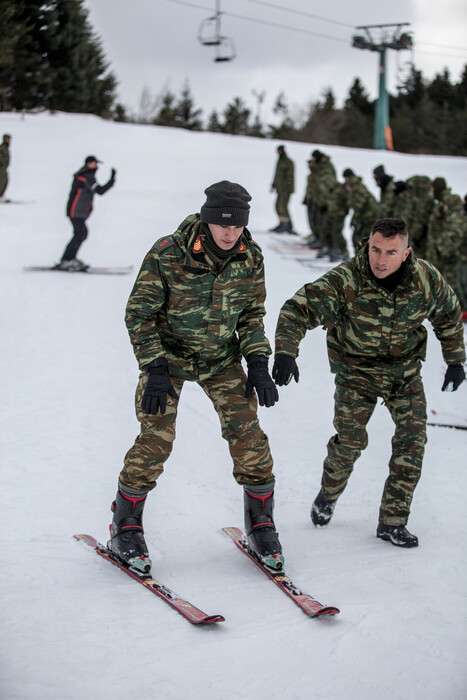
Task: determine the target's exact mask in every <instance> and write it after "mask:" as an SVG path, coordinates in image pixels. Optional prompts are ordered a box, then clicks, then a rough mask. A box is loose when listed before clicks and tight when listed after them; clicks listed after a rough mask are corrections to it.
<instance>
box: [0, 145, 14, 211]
mask: <svg viewBox="0 0 467 700" xmlns="http://www.w3.org/2000/svg"><path fill="white" fill-rule="evenodd" d="M10 141H11V136H10V134H3V139H2V143H1V144H0V201H7V200H6V198H5V196H4V195H5V190H6V188H7V186H8V166H9V165H10Z"/></svg>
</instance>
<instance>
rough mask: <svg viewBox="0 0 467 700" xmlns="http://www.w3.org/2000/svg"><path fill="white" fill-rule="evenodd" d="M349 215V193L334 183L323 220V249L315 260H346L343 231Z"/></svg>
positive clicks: (346, 253)
mask: <svg viewBox="0 0 467 700" xmlns="http://www.w3.org/2000/svg"><path fill="white" fill-rule="evenodd" d="M348 213H349V192H348V191H347V188H346V186H345V185H344V184H343V183H340V182H337V180H336V181H335V183H334V185H333V187H332V188H331V189H330V191H329V194H328V204H327V211H326V215H325V217H324V219H323V226H322V235H323V248H322V250H321V251H320V252H319V253H318V254H317V256H316V257H317V258H324V257H328V258H329V260H330V261H331V262H339V261H342V260H347V258H348V257H349V253H348V250H347V241H346V240H345V238H344V235H343V230H344V223H345V217H346V216H347V214H348Z"/></svg>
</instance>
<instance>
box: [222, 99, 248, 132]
mask: <svg viewBox="0 0 467 700" xmlns="http://www.w3.org/2000/svg"><path fill="white" fill-rule="evenodd" d="M250 114H251V110H250V109H248V107H247V106H246V104H245V103H244V101H243V100H242V99H241V97H234V99H233V101H232V102H230V103H229V104H228V105H227V107H226V108H225V109H224V112H223V116H224V121H223V123H222V131H223V132H224V133H225V134H247V133H248V122H249V119H250Z"/></svg>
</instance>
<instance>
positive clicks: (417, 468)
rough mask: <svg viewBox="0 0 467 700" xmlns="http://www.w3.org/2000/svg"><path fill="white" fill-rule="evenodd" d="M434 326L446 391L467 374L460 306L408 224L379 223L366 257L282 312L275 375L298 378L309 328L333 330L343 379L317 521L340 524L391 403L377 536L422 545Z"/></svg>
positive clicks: (333, 361)
mask: <svg viewBox="0 0 467 700" xmlns="http://www.w3.org/2000/svg"><path fill="white" fill-rule="evenodd" d="M426 319H427V320H429V321H430V323H431V324H432V325H433V328H434V330H435V333H436V336H437V338H438V339H439V341H440V342H441V347H442V352H443V357H444V360H445V362H446V363H447V365H448V368H447V370H446V375H445V379H444V383H443V386H442V390H443V391H444V390H448V391H449V390H456V389H457V388H458V386H459V385H460V384H461V383H462V381H463V380H464V378H465V372H464V368H463V366H462V363H464V362H465V348H464V330H463V324H462V321H461V311H460V307H459V303H458V300H457V298H456V296H455V294H453V291H452V289H451V288H450V287H449V286H448V285H447V284H446V282H445V280H444V279H443V277H442V275H441V274H440V273H439V272H438V271H437V270H436V268H434V267H433V266H432V265H430V263H428V262H426V261H424V260H418V259H417V258H416V257H415V256H414V255H413V253H412V252H411V249H410V247H408V231H407V228H406V223H405V221H403V220H401V219H389V218H386V219H380V220H378V221H376V222H375V223H374V225H373V227H372V229H371V234H370V238H369V241H367V242H366V244H365V245H364V246H362V247H361V248H360V250H359V252H358V254H357V255H356V256H355V257H354V258H352V259H350V260H348V261H346V262H343V263H341V264H340V265H339V266H338V267H337V268H334V269H333V270H331V271H329V272H327V273H326V274H325V275H323V276H322V277H320V278H319V279H318V280H316V281H315V282H312V283H310V284H306V285H305V286H304V287H302V288H301V289H299V290H298V292H297V293H296V294H295V296H293V297H292V298H291V299H289V300H288V301H286V302H285V304H284V305H283V306H282V309H281V311H280V315H279V320H278V324H277V330H276V354H275V362H274V367H273V378H274V380H275V382H276V384H278V385H279V386H282V385H284V384H288V383H289V382H290V380H291V378H292V377H294V378H295V380H296V381H298V377H299V372H298V367H297V363H296V360H295V358H296V357H297V356H298V349H299V344H300V342H301V340H302V339H303V337H304V336H305V334H306V332H307V330H311V329H313V328H316V327H317V326H324V327H325V328H326V329H327V347H328V355H329V361H330V365H331V372H333V373H334V374H335V375H336V379H335V383H336V391H335V395H334V400H335V414H334V427H335V429H336V435H334V436H333V437H332V438H331V439H330V440H329V442H328V447H327V450H328V454H327V458H326V459H325V461H324V469H323V475H322V481H321V491H320V492H319V494H318V496H317V498H316V500H315V502H314V503H313V506H312V511H311V518H312V521H313V523H314V524H315V525H326V524H327V523H329V521H330V520H331V517H332V514H333V510H334V507H335V505H336V501H337V499H338V498H339V496H340V495H341V494H342V493H343V491H344V489H345V487H346V485H347V481H348V479H349V477H350V474H351V472H352V470H353V466H354V463H355V461H356V460H357V458H358V457H359V456H360V454H361V452H362V450H364V449H365V448H366V446H367V443H368V435H367V432H366V426H367V423H368V421H369V420H370V417H371V415H372V413H373V411H374V409H375V406H376V403H377V399H378V397H382V398H383V400H384V403H385V405H386V406H387V408H388V409H389V412H390V414H391V417H392V419H393V421H394V423H395V426H396V429H395V434H394V437H393V439H392V456H391V459H390V462H389V477H388V479H387V481H386V484H385V487H384V492H383V497H382V502H381V507H380V513H379V524H378V528H377V536H378V537H380V538H381V539H384V540H388V541H390V542H391V543H392V544H394V545H397V546H401V547H416V546H417V544H418V539H417V537H416V536H415V535H412V534H411V533H410V532H409V531H408V530H407V528H406V524H407V520H408V517H409V512H410V505H411V502H412V497H413V493H414V490H415V487H416V485H417V482H418V480H419V478H420V474H421V469H422V461H423V454H424V449H425V443H426V420H427V415H426V400H425V394H424V389H423V383H422V379H421V376H420V368H421V363H422V361H423V360H424V359H425V354H426V343H427V330H426V328H425V327H424V325H423V323H424V321H425V320H426Z"/></svg>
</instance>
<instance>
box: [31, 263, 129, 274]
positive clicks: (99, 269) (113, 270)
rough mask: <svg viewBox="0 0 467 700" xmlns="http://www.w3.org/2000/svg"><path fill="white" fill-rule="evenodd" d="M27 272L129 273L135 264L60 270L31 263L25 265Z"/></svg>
mask: <svg viewBox="0 0 467 700" xmlns="http://www.w3.org/2000/svg"><path fill="white" fill-rule="evenodd" d="M23 270H24V271H25V272H61V273H63V274H67V275H76V274H78V275H82V274H86V275H129V274H130V273H131V271H132V270H133V265H129V266H128V267H92V266H90V267H88V268H86V270H59V269H58V268H56V267H54V266H50V267H47V266H45V265H44V266H41V265H29V266H28V267H23Z"/></svg>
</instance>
